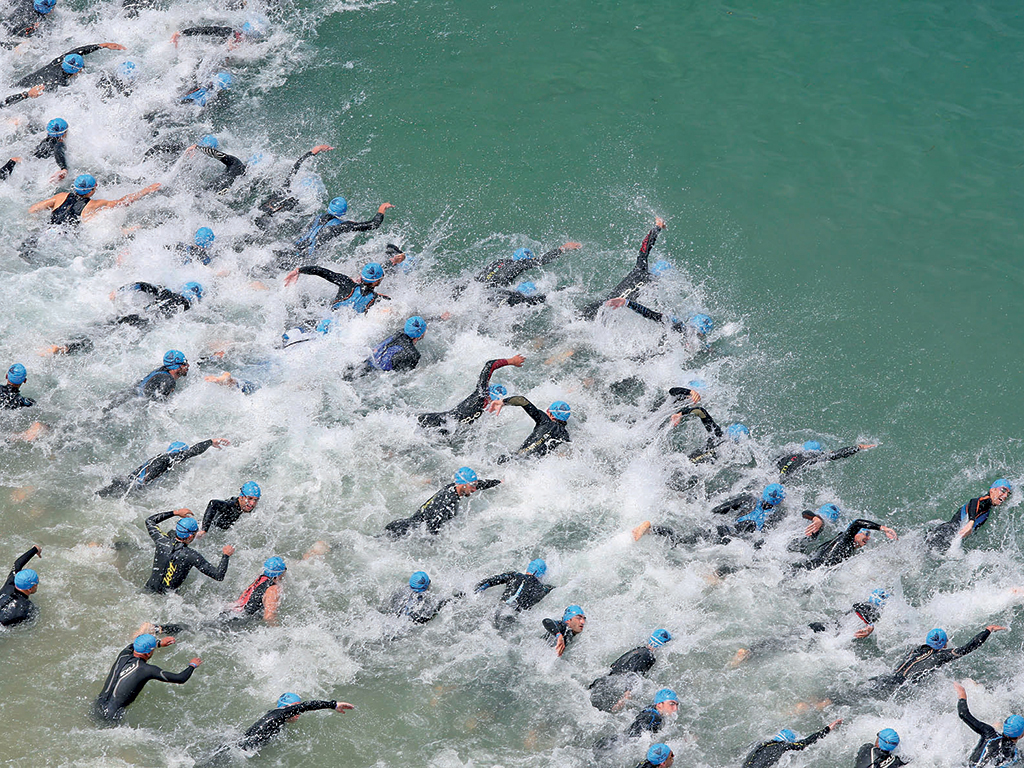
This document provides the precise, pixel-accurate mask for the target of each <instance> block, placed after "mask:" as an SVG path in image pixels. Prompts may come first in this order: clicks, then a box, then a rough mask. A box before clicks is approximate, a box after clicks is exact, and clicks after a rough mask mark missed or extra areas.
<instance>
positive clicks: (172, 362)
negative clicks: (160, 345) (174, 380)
mask: <svg viewBox="0 0 1024 768" xmlns="http://www.w3.org/2000/svg"><path fill="white" fill-rule="evenodd" d="M183 365H188V360H186V359H185V353H184V352H179V351H178V350H176V349H169V350H167V351H166V352H164V368H167V369H168V370H171V371H176V370H178V369H179V368H181V366H183Z"/></svg>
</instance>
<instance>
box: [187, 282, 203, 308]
mask: <svg viewBox="0 0 1024 768" xmlns="http://www.w3.org/2000/svg"><path fill="white" fill-rule="evenodd" d="M205 294H206V291H205V290H203V286H202V285H201V284H199V283H197V282H196V281H195V280H190V281H189V282H187V283H185V284H184V285H183V286H181V295H182V296H184V297H185V298H186V299H188V301H189V304H195V303H197V302H199V301H202V298H203V296H204V295H205Z"/></svg>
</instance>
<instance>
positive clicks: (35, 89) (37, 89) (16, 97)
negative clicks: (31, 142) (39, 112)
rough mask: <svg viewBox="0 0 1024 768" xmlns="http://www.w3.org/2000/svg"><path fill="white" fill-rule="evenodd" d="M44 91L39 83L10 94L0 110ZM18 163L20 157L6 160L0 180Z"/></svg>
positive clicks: (1, 103) (0, 106)
mask: <svg viewBox="0 0 1024 768" xmlns="http://www.w3.org/2000/svg"><path fill="white" fill-rule="evenodd" d="M44 90H46V86H45V85H43V84H42V83H40V84H39V85H33V86H32V87H31V88H27V89H25V90H24V91H19V92H18V93H12V94H11V95H10V96H8V97H7V98H5V99H3V100H0V109H4V108H5V107H9V106H11V105H12V104H17V103H18V102H19V101H24V100H25V99H35V98H38V97H39V96H41V95H42V93H43V91H44ZM20 162H21V158H20V157H12V158H11V159H10V160H8V161H7V163H6V164H5V165H4V167H3V168H0V179H6V178H7V177H8V176H10V175H11V171H12V170H14V164H15V163H20Z"/></svg>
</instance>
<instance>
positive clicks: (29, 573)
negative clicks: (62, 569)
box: [14, 568, 39, 592]
mask: <svg viewBox="0 0 1024 768" xmlns="http://www.w3.org/2000/svg"><path fill="white" fill-rule="evenodd" d="M38 583H39V574H38V573H36V572H35V571H33V570H32V569H31V568H22V569H21V570H20V571H18V572H17V573H16V574H14V588H15V589H21V590H24V591H25V592H28V590H30V589H32V587H34V586H36V585H37V584H38Z"/></svg>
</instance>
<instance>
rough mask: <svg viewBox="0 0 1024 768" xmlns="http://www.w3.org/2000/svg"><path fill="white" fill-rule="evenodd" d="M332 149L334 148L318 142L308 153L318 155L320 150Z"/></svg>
mask: <svg viewBox="0 0 1024 768" xmlns="http://www.w3.org/2000/svg"><path fill="white" fill-rule="evenodd" d="M332 149H334V147H331V146H328V145H327V144H318V145H317V146H315V147H313V148H312V149H311V150H309V154H311V155H319V154H320V153H321V152H328V151H330V150H332Z"/></svg>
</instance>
